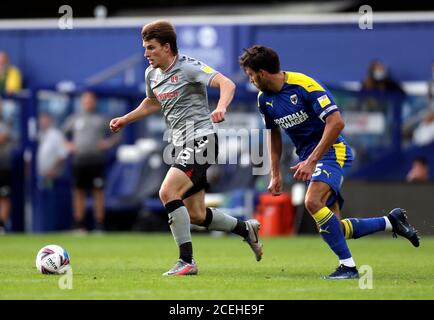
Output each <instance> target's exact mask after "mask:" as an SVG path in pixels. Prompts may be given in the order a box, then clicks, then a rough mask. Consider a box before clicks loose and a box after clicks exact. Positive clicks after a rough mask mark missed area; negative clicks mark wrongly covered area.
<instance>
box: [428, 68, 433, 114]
mask: <svg viewBox="0 0 434 320" xmlns="http://www.w3.org/2000/svg"><path fill="white" fill-rule="evenodd" d="M431 72H432V78H431V80H430V81H429V82H428V108H430V109H432V110H434V61H433V63H432V65H431Z"/></svg>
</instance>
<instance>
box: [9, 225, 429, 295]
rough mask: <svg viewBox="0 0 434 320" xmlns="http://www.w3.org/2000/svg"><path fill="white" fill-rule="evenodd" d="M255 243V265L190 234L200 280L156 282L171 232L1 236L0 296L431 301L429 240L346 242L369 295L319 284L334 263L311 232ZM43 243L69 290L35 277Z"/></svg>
mask: <svg viewBox="0 0 434 320" xmlns="http://www.w3.org/2000/svg"><path fill="white" fill-rule="evenodd" d="M262 240H263V243H264V258H263V260H262V261H260V262H256V261H255V259H254V257H253V253H252V252H251V251H250V248H249V247H248V245H247V244H246V243H243V242H242V241H241V239H240V238H239V237H236V236H226V235H225V236H212V235H210V234H198V233H194V234H193V247H194V252H195V259H196V260H197V263H198V266H199V275H198V276H189V277H163V276H162V275H161V274H162V273H163V272H165V271H167V269H168V268H170V267H172V265H173V264H174V263H175V262H176V258H177V248H176V245H175V243H174V240H173V238H172V237H171V235H170V234H169V233H161V234H145V233H131V234H127V233H119V234H118V233H114V234H103V235H93V234H90V235H85V236H77V235H71V234H57V233H55V234H44V235H6V236H2V237H0V288H1V290H0V299H147V300H149V299H159V300H166V299H177V300H178V299H180V300H184V299H188V300H192V299H206V300H208V299H213V300H220V299H247V300H264V299H265V300H267V299H279V300H280V299H285V300H286V299H307V300H310V299H434V237H423V238H422V241H421V246H420V247H419V248H414V247H412V246H411V244H410V243H409V242H408V241H407V240H405V239H403V238H398V239H393V238H392V237H391V236H390V237H385V236H384V237H383V236H375V237H370V238H365V239H359V240H350V241H349V245H350V249H351V251H352V253H353V256H354V258H355V260H356V262H357V264H358V266H359V267H360V266H362V265H369V266H370V267H372V271H373V282H372V284H373V287H372V289H361V288H359V281H358V280H345V281H342V280H341V281H336V280H334V281H331V280H323V279H321V278H320V277H321V275H323V274H328V273H330V272H331V271H333V269H334V268H335V267H336V263H337V260H336V258H335V256H334V255H333V253H332V252H331V251H330V250H329V249H328V248H327V247H326V244H325V243H324V242H323V241H322V240H321V238H320V237H319V236H297V237H280V238H264V239H262ZM46 244H58V245H61V246H63V247H64V248H66V249H67V250H68V252H69V254H70V257H71V265H72V269H73V282H72V285H73V288H72V289H71V290H61V289H59V286H58V281H59V278H60V276H58V275H54V276H53V275H42V274H39V273H38V272H37V270H36V268H35V256H36V253H37V251H38V250H39V249H40V248H41V247H42V246H43V245H46ZM365 283H366V282H365Z"/></svg>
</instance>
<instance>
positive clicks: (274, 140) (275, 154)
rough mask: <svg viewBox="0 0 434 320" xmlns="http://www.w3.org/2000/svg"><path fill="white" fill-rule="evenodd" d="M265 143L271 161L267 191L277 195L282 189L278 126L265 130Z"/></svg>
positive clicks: (280, 143)
mask: <svg viewBox="0 0 434 320" xmlns="http://www.w3.org/2000/svg"><path fill="white" fill-rule="evenodd" d="M267 144H268V154H269V155H270V162H271V180H270V184H269V185H268V191H269V192H271V193H272V194H273V195H275V196H277V195H279V194H280V193H281V191H282V175H281V173H280V158H281V156H282V134H281V132H280V128H279V127H278V128H274V129H269V130H267Z"/></svg>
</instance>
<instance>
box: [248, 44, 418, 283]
mask: <svg viewBox="0 0 434 320" xmlns="http://www.w3.org/2000/svg"><path fill="white" fill-rule="evenodd" d="M240 65H241V67H242V68H243V69H244V71H245V72H246V74H247V75H248V77H249V79H250V81H251V82H252V84H253V85H255V86H256V87H257V88H258V89H259V94H258V107H259V111H260V112H261V114H262V115H263V118H264V122H265V127H266V128H267V129H269V130H268V135H269V139H268V141H269V153H270V158H271V181H270V184H269V186H268V190H269V191H270V192H271V193H273V194H274V195H278V194H279V193H280V191H281V186H282V178H281V173H280V169H279V163H280V157H281V153H282V137H281V129H283V130H284V131H285V132H286V134H287V135H288V136H289V137H290V138H291V140H292V142H293V143H294V145H295V148H296V152H297V155H298V156H299V158H300V162H298V163H297V164H296V165H295V166H293V167H291V170H294V171H295V173H294V178H295V179H297V180H302V181H306V183H307V185H308V189H307V192H306V197H305V206H306V209H307V210H308V211H309V213H310V214H311V215H312V217H313V218H314V219H315V221H316V223H317V225H318V230H319V232H320V234H321V236H322V237H323V239H324V241H325V242H326V243H327V244H328V245H329V247H330V249H332V250H333V252H334V253H335V254H336V255H337V256H338V257H339V266H338V268H337V269H336V271H335V272H333V273H332V274H330V275H328V276H326V277H325V278H328V279H354V278H358V277H359V274H358V271H357V268H356V264H355V262H354V260H353V258H352V256H351V253H350V250H349V248H348V245H347V242H346V239H351V238H354V239H355V238H360V237H363V236H365V235H368V234H371V233H374V232H378V231H385V230H390V231H392V232H394V233H395V234H399V235H401V236H403V237H405V238H407V239H408V240H410V241H411V243H412V244H413V245H414V246H415V247H418V246H419V238H418V235H417V231H416V229H415V228H414V227H412V226H411V225H410V224H409V223H408V221H407V216H406V212H405V210H403V209H400V208H396V209H393V210H392V211H391V212H390V213H389V215H388V216H384V217H379V218H369V219H353V218H350V219H344V220H341V221H340V220H339V217H340V210H341V208H342V204H343V202H344V200H343V198H342V194H341V191H340V190H341V185H342V182H343V178H344V175H345V172H346V171H347V169H348V168H349V167H350V166H351V162H352V160H353V154H352V152H351V148H350V146H349V145H348V144H347V143H346V141H345V140H344V138H343V137H342V136H341V132H342V130H343V128H344V121H343V119H342V117H341V113H340V112H339V108H338V106H337V105H336V103H335V102H334V99H333V97H332V95H331V94H330V92H329V91H328V90H327V89H326V88H325V86H324V85H322V84H321V83H319V82H318V81H315V80H314V79H312V78H310V77H308V76H307V75H304V74H302V73H297V72H288V71H282V70H281V69H280V61H279V56H278V55H277V53H276V52H275V51H273V50H272V49H271V48H267V47H264V46H260V45H255V46H253V47H251V48H249V49H246V50H245V51H244V53H243V54H242V56H241V57H240ZM335 213H336V215H335Z"/></svg>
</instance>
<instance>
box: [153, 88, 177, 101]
mask: <svg viewBox="0 0 434 320" xmlns="http://www.w3.org/2000/svg"><path fill="white" fill-rule="evenodd" d="M155 96H156V97H157V99H158V100H159V101H162V100H168V99H174V98H178V97H179V91H178V90H176V91H172V92H161V93H157V94H156V95H155Z"/></svg>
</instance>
